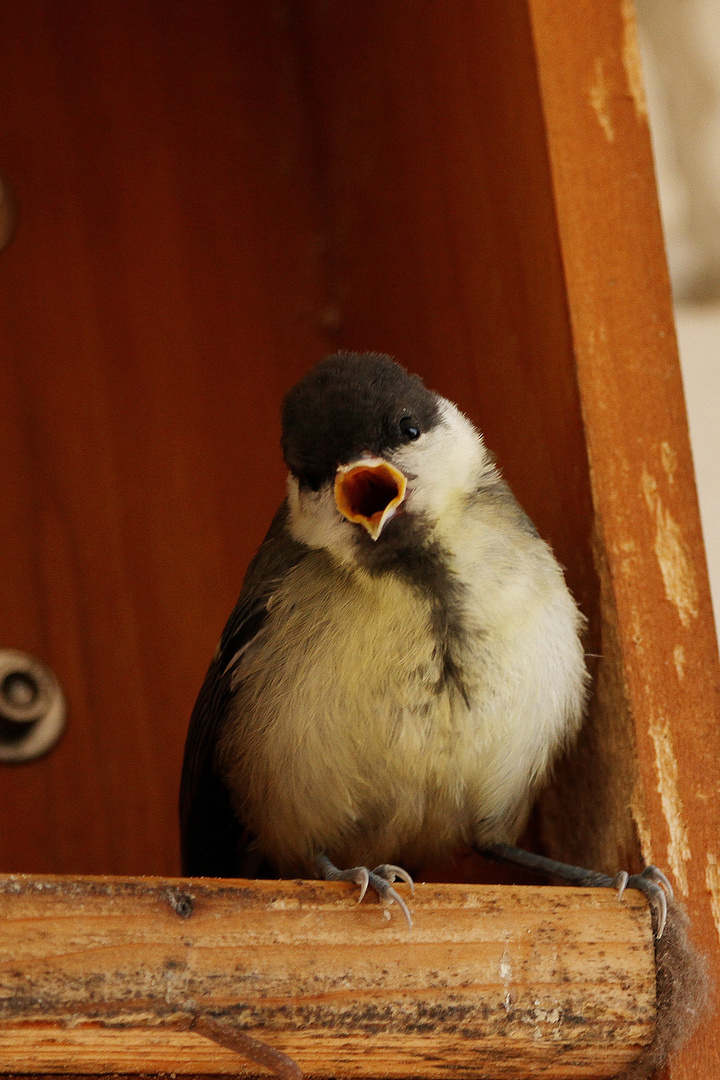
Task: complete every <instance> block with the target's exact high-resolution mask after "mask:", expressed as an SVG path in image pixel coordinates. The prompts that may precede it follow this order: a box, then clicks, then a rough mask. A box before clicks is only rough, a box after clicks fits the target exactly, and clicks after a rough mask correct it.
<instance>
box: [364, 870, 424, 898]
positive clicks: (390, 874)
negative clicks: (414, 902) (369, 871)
mask: <svg viewBox="0 0 720 1080" xmlns="http://www.w3.org/2000/svg"><path fill="white" fill-rule="evenodd" d="M373 874H377V875H378V877H381V878H385V880H386V881H390V882H393V881H404V882H405V884H406V885H409V886H410V895H411V896H414V895H415V882H414V881H413V879H412V878H411V877H410V875H409V874H408V872H407V870H403V868H402V866H393V864H392V863H383V864H382V866H376V867H375V869H374V870H373Z"/></svg>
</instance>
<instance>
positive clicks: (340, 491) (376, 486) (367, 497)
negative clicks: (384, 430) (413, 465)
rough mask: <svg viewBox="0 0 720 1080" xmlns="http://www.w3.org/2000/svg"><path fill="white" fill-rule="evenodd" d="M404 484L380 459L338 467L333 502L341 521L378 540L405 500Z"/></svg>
mask: <svg viewBox="0 0 720 1080" xmlns="http://www.w3.org/2000/svg"><path fill="white" fill-rule="evenodd" d="M406 487H407V480H406V479H405V477H404V475H403V474H402V473H401V472H400V471H399V470H398V469H395V468H394V467H393V466H392V465H389V464H388V462H387V461H384V460H383V459H382V458H363V459H362V460H361V461H357V462H352V463H351V464H350V465H341V466H340V468H339V469H338V471H337V475H336V477H335V502H336V504H337V508H338V510H339V511H340V513H341V514H342V515H343V517H346V518H347V519H348V521H354V522H356V523H357V524H359V525H362V526H363V527H364V528H365V529H367V531H368V533H369V534H370V536H371V537H372V538H373V540H377V538H378V536H379V535H380V533H381V532H382V530H383V528H384V526H385V524H386V523H387V522H388V521H389V519H390V518H391V517H392V516H393V514H394V513H395V511H396V510H397V508H398V506H399V505H400V503H401V502H402V501H403V499H404V498H405V489H406Z"/></svg>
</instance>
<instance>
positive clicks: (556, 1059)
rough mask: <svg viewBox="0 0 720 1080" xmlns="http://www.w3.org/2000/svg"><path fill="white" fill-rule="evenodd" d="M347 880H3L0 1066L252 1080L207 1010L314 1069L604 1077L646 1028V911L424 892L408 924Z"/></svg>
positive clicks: (536, 892) (556, 894)
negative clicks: (201, 1021)
mask: <svg viewBox="0 0 720 1080" xmlns="http://www.w3.org/2000/svg"><path fill="white" fill-rule="evenodd" d="M352 892H353V890H352V886H348V885H345V884H342V883H336V884H329V883H325V882H245V881H242V882H224V881H210V880H202V879H201V880H198V879H193V880H178V879H160V878H135V879H120V878H74V879H67V878H60V877H29V876H21V875H13V876H7V877H2V878H0V1071H10V1072H20V1073H22V1072H80V1073H82V1072H86V1073H98V1072H126V1073H127V1072H174V1073H193V1072H205V1073H212V1072H219V1073H237V1072H243V1073H245V1074H247V1073H248V1072H249V1073H250V1074H253V1073H255V1074H256V1073H258V1072H259V1071H261V1070H259V1069H258V1068H257V1066H252V1065H248V1064H247V1063H245V1062H244V1061H243V1060H242V1059H241V1058H239V1057H238V1056H237V1055H235V1054H233V1053H232V1052H231V1051H229V1050H226V1049H223V1048H222V1047H220V1046H218V1045H216V1044H215V1043H214V1042H212V1041H210V1040H209V1039H207V1038H204V1037H202V1036H201V1035H199V1034H197V1032H194V1031H190V1030H178V1028H180V1029H182V1028H183V1027H185V1028H187V1026H188V1024H189V1021H190V1018H191V1016H192V1015H194V1014H195V1015H196V1014H197V1013H202V1014H204V1015H210V1016H214V1017H221V1018H222V1019H224V1020H225V1021H227V1022H231V1023H233V1024H234V1025H236V1026H237V1028H238V1029H239V1030H242V1031H245V1032H246V1033H248V1034H249V1035H251V1036H252V1037H253V1038H256V1039H260V1040H262V1041H263V1042H266V1043H267V1044H269V1045H270V1046H272V1047H274V1048H276V1049H278V1050H281V1051H283V1052H284V1053H286V1054H288V1055H289V1056H290V1057H291V1058H293V1059H294V1060H295V1061H296V1062H297V1063H298V1065H299V1066H300V1067H301V1068H302V1069H303V1071H304V1072H306V1073H307V1074H309V1075H313V1076H318V1077H320V1076H330V1075H333V1076H342V1077H345V1076H347V1077H371V1076H378V1075H383V1076H393V1077H411V1076H418V1077H419V1076H423V1077H435V1076H438V1077H439V1076H443V1075H447V1069H448V1067H450V1066H452V1067H453V1068H456V1069H457V1070H458V1071H460V1070H462V1071H463V1072H468V1075H472V1076H477V1077H490V1076H492V1077H496V1078H499V1077H505V1076H507V1077H510V1076H512V1077H514V1078H518V1080H519V1078H523V1077H527V1078H530V1077H536V1076H540V1075H542V1076H552V1077H583V1078H585V1077H587V1078H589V1077H595V1078H599V1077H606V1076H612V1075H614V1074H615V1073H617V1072H618V1071H620V1070H621V1069H622V1067H623V1066H624V1065H626V1064H627V1063H629V1062H631V1061H632V1060H634V1059H635V1058H636V1057H638V1056H639V1054H640V1053H641V1051H642V1049H643V1048H644V1047H645V1046H646V1045H647V1044H648V1043H649V1041H650V1039H651V1038H652V1034H653V1030H654V1022H655V981H654V955H653V945H652V935H651V928H650V918H649V914H648V910H647V905H646V903H645V901H644V899H643V898H642V897H640V896H639V895H638V894H632V893H628V894H627V896H626V899H625V900H624V901H623V903H622V904H618V903H617V901H616V899H615V896H614V894H613V893H612V892H608V891H605V890H589V889H588V890H585V889H577V890H576V889H558V888H527V887H524V888H523V887H507V886H490V887H481V886H465V885H419V886H418V888H417V891H416V895H415V897H414V899H413V901H412V908H413V916H414V920H415V923H414V927H413V930H412V931H411V932H409V931H408V929H407V927H406V924H405V922H404V920H403V919H402V917H401V916H400V914H399V912H397V911H395V910H392V909H384V908H382V907H380V906H379V905H378V904H376V903H373V902H372V901H370V902H365V903H363V904H361V905H358V904H356V903H354V902H353V896H352Z"/></svg>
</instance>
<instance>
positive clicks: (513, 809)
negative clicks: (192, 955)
mask: <svg viewBox="0 0 720 1080" xmlns="http://www.w3.org/2000/svg"><path fill="white" fill-rule="evenodd" d="M519 599H520V598H519V597H518V600H519ZM542 606H543V605H540V607H542ZM474 607H475V608H477V604H475V605H473V597H472V595H469V596H468V606H467V611H466V612H465V614H464V615H463V616H461V617H462V618H463V619H464V620H465V622H464V625H463V627H462V633H461V634H460V635H456V640H455V641H454V642H453V643H448V641H447V640H443V638H442V634H441V632H440V630H439V629H438V620H437V613H436V611H435V610H434V608H433V603H432V601H431V599H430V598H429V597H426V596H424V595H423V594H422V593H421V592H420V591H418V590H417V589H415V588H413V587H411V586H410V585H409V584H407V583H406V582H404V581H403V580H402V579H401V578H399V577H398V576H396V575H393V574H383V575H379V576H374V577H373V576H370V575H368V574H365V573H362V572H358V571H350V570H342V569H339V568H338V566H337V565H336V564H334V563H333V562H332V561H331V560H330V559H329V558H327V556H325V555H323V554H321V553H313V554H312V555H310V556H309V557H308V558H307V559H306V560H304V562H303V563H302V564H301V565H300V566H299V567H296V568H295V570H294V571H293V572H292V573H291V574H290V575H288V577H287V579H286V580H285V582H284V584H283V585H282V587H281V588H280V589H279V591H278V592H277V594H276V595H275V597H274V599H273V602H272V605H271V607H270V611H269V615H268V619H267V622H266V624H265V626H264V628H263V630H262V631H261V634H260V635H259V636H258V639H257V640H256V642H255V643H254V644H253V646H252V647H251V648H250V649H248V651H247V654H246V655H245V657H244V658H243V661H242V663H241V665H240V667H239V670H238V682H237V694H236V697H235V702H234V707H233V713H234V719H233V722H232V723H231V724H229V725H228V726H227V729H226V736H225V741H224V745H223V746H222V748H221V756H222V762H223V768H224V772H225V775H226V778H227V780H228V786H229V787H230V789H231V790H232V791H233V792H235V793H236V796H235V797H236V800H237V810H238V812H239V814H240V816H241V818H242V820H243V821H245V822H246V823H247V824H248V825H249V827H250V828H251V830H252V831H253V832H254V833H255V834H256V835H257V837H258V844H259V847H260V848H261V850H262V851H263V852H264V853H265V854H267V855H269V856H270V857H271V858H272V859H274V860H275V861H276V862H277V864H278V866H279V868H280V870H281V872H283V873H293V872H301V871H302V870H303V869H308V868H309V867H310V866H311V862H312V858H313V857H314V855H316V854H317V853H318V852H319V851H324V852H326V853H327V854H329V855H330V856H331V857H332V858H333V860H334V861H336V862H337V864H338V865H352V864H354V863H356V862H362V863H365V862H367V863H368V864H370V865H374V864H375V863H377V862H380V861H402V862H404V864H405V865H414V864H417V863H418V862H420V861H423V860H424V859H425V858H429V857H432V856H434V855H435V854H436V853H437V852H441V851H446V850H447V848H448V845H450V847H453V846H458V845H459V844H467V843H473V842H482V841H483V840H486V839H490V838H502V837H509V836H512V835H514V833H516V832H517V828H518V827H519V823H520V820H521V818H522V816H523V814H524V812H525V809H526V806H527V802H528V798H529V793H532V789H533V786H534V780H535V779H536V778H537V777H538V776H539V775H540V774H542V773H544V771H545V768H546V765H547V758H548V752H549V751H548V748H547V739H546V738H545V739H543V738H540V737H538V738H535V737H534V736H533V735H532V729H533V728H535V727H536V726H537V724H538V722H540V721H539V719H538V716H537V715H536V714H538V712H539V709H540V710H542V707H543V702H542V701H540V700H539V695H540V692H541V687H540V683H539V681H538V679H537V678H536V676H535V675H534V674H533V672H532V671H531V670H529V667H535V668H537V664H538V661H539V657H537V656H535V655H534V654H533V650H532V648H530V650H529V652H528V648H527V646H528V643H527V642H526V643H525V652H526V655H528V656H530V657H532V658H533V659H532V664H530V665H528V664H525V665H524V664H523V663H522V661H521V659H519V658H518V656H517V655H515V654H516V653H517V649H515V650H513V641H515V640H516V639H517V638H518V634H520V637H522V635H523V632H524V633H525V634H526V635H527V632H528V625H527V620H525V624H526V625H525V627H524V631H523V630H522V629H521V630H520V631H519V630H518V627H515V626H513V627H512V628H511V632H510V639H511V640H506V638H507V634H505V632H504V631H503V629H502V628H498V627H493V628H488V627H483V626H482V625H481V624H480V622H479V621H478V620H477V618H476V615H477V612H475V614H473V611H474ZM537 621H538V620H533V618H531V619H530V630H531V631H532V625H533V622H537ZM541 621H542V620H540V622H541ZM540 633H541V628H540V626H539V625H538V627H537V631H536V636H537V635H539V634H540ZM531 636H532V633H531ZM539 645H540V638H539V637H538V647H539ZM452 650H455V651H454V652H453V651H452ZM513 657H514V660H513ZM458 671H460V672H461V673H462V689H461V688H460V686H459V684H458V681H457V679H456V677H455V675H454V674H453V672H455V673H457V672H458ZM555 712H557V710H555ZM540 720H541V718H540ZM542 723H546V721H542ZM555 723H556V724H559V719H558V718H557V717H556V718H555ZM556 741H557V740H555V742H556Z"/></svg>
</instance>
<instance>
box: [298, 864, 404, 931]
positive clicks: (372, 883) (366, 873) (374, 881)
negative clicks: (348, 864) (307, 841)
mask: <svg viewBox="0 0 720 1080" xmlns="http://www.w3.org/2000/svg"><path fill="white" fill-rule="evenodd" d="M316 863H317V867H318V869H319V870H320V873H321V874H322V876H323V877H324V878H325V880H326V881H354V882H355V884H356V885H359V886H360V895H359V897H358V903H360V901H361V900H362V899H363V897H364V896H365V893H366V892H367V890H368V886H369V887H370V888H371V889H372V890H373V891H374V892H376V893H377V895H378V896H379V898H380V899H381V900H385V901H386V902H388V903H394V904H397V905H398V907H399V908H400V910H401V911H402V913H403V915H404V916H405V919H406V920H407V924H408V930H412V915H411V914H410V909H409V907H408V906H407V904H406V903H405V901H404V900H403V898H402V896H401V895H400V893H399V892H398V891H397V890H396V889H394V888H393V887H392V882H393V881H404V882H405V883H406V884H407V885H409V886H410V888H411V890H412V892H413V893H414V892H415V882H414V881H413V879H412V878H411V877H410V875H409V874H408V872H407V870H403V868H402V867H401V866H393V865H392V864H391V863H383V864H382V865H381V866H376V867H375V869H374V870H368V868H367V867H366V866H353V867H352V869H350V870H338V868H337V867H336V866H333V864H332V863H331V862H330V860H329V859H328V857H327V856H326V855H320V856H318V858H317V859H316Z"/></svg>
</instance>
